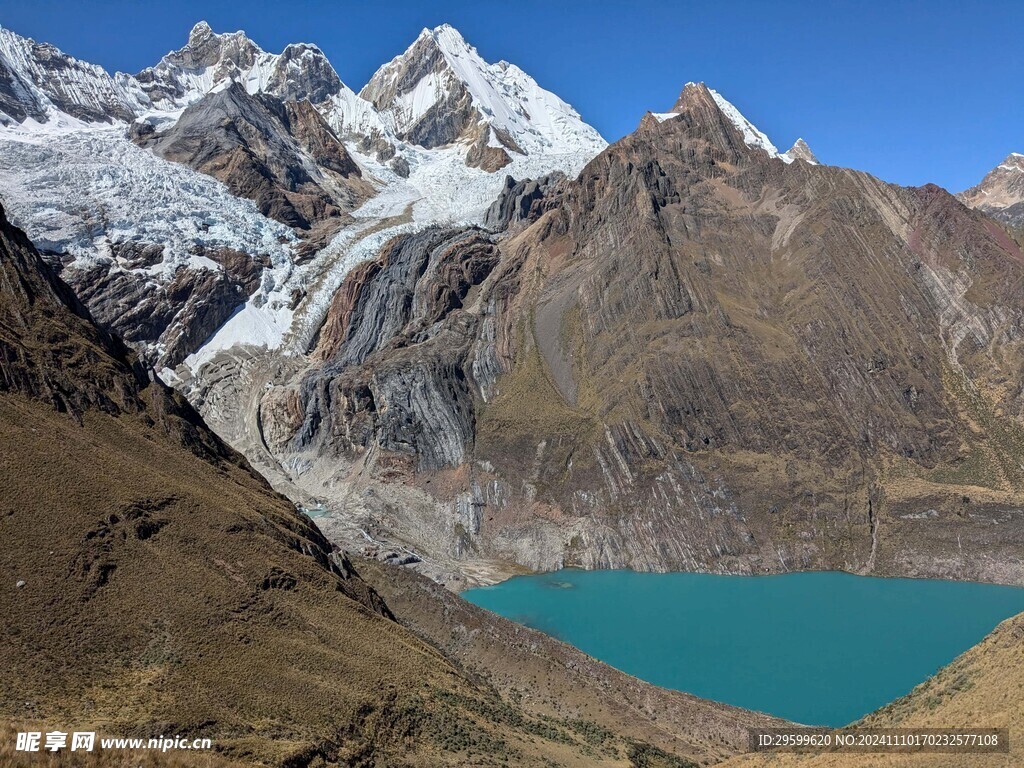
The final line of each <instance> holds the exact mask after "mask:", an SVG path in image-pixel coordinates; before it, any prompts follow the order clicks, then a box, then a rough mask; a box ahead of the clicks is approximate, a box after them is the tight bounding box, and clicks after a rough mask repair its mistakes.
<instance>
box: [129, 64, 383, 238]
mask: <svg viewBox="0 0 1024 768" xmlns="http://www.w3.org/2000/svg"><path fill="white" fill-rule="evenodd" d="M133 131H134V136H133V137H134V139H135V141H136V143H138V144H139V145H141V146H143V147H146V148H147V149H150V150H152V151H153V152H155V153H156V154H158V155H160V156H161V157H164V158H166V159H168V160H173V161H175V162H180V163H183V164H185V165H188V166H190V167H191V168H194V169H196V170H198V171H202V172H203V173H206V174H209V175H210V176H213V177H214V178H216V179H219V180H220V181H223V182H224V183H225V184H226V185H227V186H228V188H229V189H230V190H231V191H232V193H233V194H235V195H238V196H239V197H245V198H248V199H250V200H253V201H254V202H255V203H256V205H257V207H258V208H259V210H260V212H261V213H263V214H264V215H266V216H269V217H270V218H273V219H276V220H277V221H280V222H282V223H284V224H287V225H289V226H291V227H294V228H296V229H299V230H302V231H307V232H308V231H309V230H311V229H312V228H314V226H315V225H316V224H318V223H321V222H323V221H325V220H327V219H331V218H335V219H336V218H337V217H339V216H340V215H341V213H342V212H343V211H345V210H349V209H351V208H353V207H355V206H356V205H358V204H359V203H360V202H362V201H363V200H364V199H366V197H367V196H369V194H370V193H371V189H370V187H369V185H368V184H363V183H362V182H361V180H360V176H361V172H360V170H359V167H358V166H357V165H356V163H355V162H354V161H353V160H352V158H351V156H350V155H349V154H348V152H347V151H346V149H345V147H344V145H343V144H342V143H341V141H340V140H339V139H338V137H337V136H336V135H335V134H334V132H333V131H332V130H331V129H330V127H329V126H328V125H327V123H326V121H325V120H324V118H323V117H322V116H321V115H320V113H319V112H317V111H316V109H315V108H313V106H312V105H311V104H309V102H307V101H303V102H288V103H284V102H281V101H280V100H278V99H276V98H274V97H272V96H268V95H264V94H257V95H252V94H249V93H248V92H247V91H246V90H245V88H244V87H243V86H242V85H241V84H240V83H237V82H232V83H231V84H230V85H229V86H228V87H226V88H224V89H223V90H220V91H216V92H213V93H210V94H208V95H206V96H204V97H203V98H202V99H200V100H199V101H198V102H196V103H195V104H193V105H192V106H190V107H188V108H187V109H186V110H185V111H184V113H182V116H181V118H180V119H179V120H178V121H177V122H176V123H175V124H174V125H173V126H171V127H170V128H169V129H167V130H165V131H163V132H157V131H156V130H155V129H154V128H153V127H152V126H149V125H147V124H145V123H142V124H139V123H136V124H135V125H134V126H133Z"/></svg>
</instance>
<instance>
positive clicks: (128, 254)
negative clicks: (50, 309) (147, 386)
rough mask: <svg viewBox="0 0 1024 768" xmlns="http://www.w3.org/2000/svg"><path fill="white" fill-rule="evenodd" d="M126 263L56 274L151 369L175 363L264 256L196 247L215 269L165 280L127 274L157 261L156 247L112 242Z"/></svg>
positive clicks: (249, 280)
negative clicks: (143, 355)
mask: <svg viewBox="0 0 1024 768" xmlns="http://www.w3.org/2000/svg"><path fill="white" fill-rule="evenodd" d="M113 250H114V252H115V253H116V254H119V259H122V260H123V263H124V266H125V267H126V268H114V269H112V268H111V267H110V265H108V264H95V265H91V266H88V267H86V268H77V267H70V268H67V269H64V270H63V272H62V273H61V276H62V277H63V278H64V279H65V280H66V281H67V282H68V284H69V285H70V286H71V287H72V288H73V289H74V291H75V295H76V296H78V297H79V298H80V299H81V300H82V301H83V302H84V303H85V304H86V305H88V306H89V307H90V311H91V313H92V315H93V317H95V318H96V320H97V322H99V323H100V324H101V325H102V326H103V327H104V328H107V329H110V330H111V331H113V332H114V333H116V334H117V335H118V336H119V337H120V338H122V339H124V340H125V341H127V342H128V343H129V344H131V345H133V346H134V347H136V348H137V349H140V350H148V351H149V354H148V355H147V357H149V360H148V362H150V363H152V364H153V365H156V366H158V367H164V366H166V367H171V368H173V367H174V366H176V365H178V364H179V363H180V362H182V361H183V360H184V359H185V358H186V357H187V356H188V355H190V354H191V353H192V352H194V351H195V350H196V349H198V348H199V346H200V345H201V344H202V343H203V341H205V340H206V339H207V338H208V337H209V336H210V335H211V334H212V333H213V332H214V331H215V330H216V329H217V328H219V327H220V326H221V325H222V324H223V323H224V321H225V320H227V319H228V317H230V316H231V313H232V312H234V310H235V309H236V308H237V307H238V306H239V305H240V304H241V303H242V302H244V301H245V300H246V298H248V297H249V296H250V295H251V294H252V292H253V291H254V290H255V289H256V288H257V286H258V285H259V281H260V275H261V274H262V271H263V269H264V268H265V267H266V266H267V264H266V262H265V261H261V260H260V259H255V258H253V257H251V256H249V255H248V254H246V253H243V252H241V251H236V250H233V249H230V248H223V249H219V250H210V249H202V250H201V251H198V252H197V254H196V255H197V256H205V257H206V258H209V259H211V260H212V261H214V262H217V263H218V264H219V265H220V266H221V269H219V270H218V269H206V268H199V269H195V268H185V267H183V268H181V269H179V270H178V271H177V272H176V273H175V274H174V276H173V277H172V278H170V279H169V280H166V281H156V280H152V279H144V278H143V277H142V276H140V274H139V273H138V272H137V271H135V270H137V269H138V268H139V267H142V266H146V265H147V264H150V263H159V258H160V256H161V248H160V246H157V245H154V244H143V243H134V242H133V243H124V244H119V245H118V246H117V247H115V248H114V249H113Z"/></svg>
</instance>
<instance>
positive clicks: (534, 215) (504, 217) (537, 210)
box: [484, 172, 568, 232]
mask: <svg viewBox="0 0 1024 768" xmlns="http://www.w3.org/2000/svg"><path fill="white" fill-rule="evenodd" d="M567 182H568V179H567V178H566V176H565V174H564V173H559V172H555V173H550V174H548V175H547V176H542V177H541V178H539V179H525V180H523V181H516V180H515V179H513V178H512V177H511V176H506V177H505V186H504V187H502V190H501V192H499V193H498V198H497V200H495V201H494V202H493V203H491V207H490V208H488V209H487V214H486V215H485V216H484V226H485V227H487V228H488V229H490V230H492V231H494V232H502V231H504V230H507V229H509V228H510V227H513V226H515V225H517V224H520V223H523V222H525V223H531V222H534V221H536V220H537V219H539V218H540V217H541V215H542V214H543V213H544V212H545V211H547V210H550V209H551V208H553V207H554V206H555V205H556V202H555V200H554V198H555V196H556V195H557V192H558V191H559V190H561V189H562V188H563V187H564V186H565V184H566V183H567Z"/></svg>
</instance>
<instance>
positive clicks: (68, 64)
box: [0, 28, 145, 125]
mask: <svg viewBox="0 0 1024 768" xmlns="http://www.w3.org/2000/svg"><path fill="white" fill-rule="evenodd" d="M144 101H145V96H144V95H143V94H141V93H140V92H139V89H138V87H137V86H136V85H135V83H133V82H131V80H130V79H125V78H121V77H111V76H110V75H108V74H107V73H106V72H105V71H104V70H103V69H102V68H101V67H97V66H96V65H95V64H88V63H86V62H84V61H79V60H78V59H76V58H74V57H72V56H68V55H67V54H66V53H64V52H63V51H60V50H58V49H57V48H55V47H54V46H52V45H50V44H49V43H37V42H36V41H35V40H30V39H28V38H24V37H21V36H20V35H16V34H14V33H13V32H11V31H10V30H7V29H3V28H0V125H9V124H13V123H22V122H24V121H25V120H26V119H32V120H33V121H35V122H36V123H46V122H48V121H49V120H50V119H51V117H53V116H54V115H55V114H57V113H60V114H65V115H68V116H70V117H72V118H75V119H77V120H83V121H86V122H111V121H114V120H131V119H132V118H134V116H135V113H136V111H137V110H138V109H139V108H140V106H141V105H142V103H143V102H144Z"/></svg>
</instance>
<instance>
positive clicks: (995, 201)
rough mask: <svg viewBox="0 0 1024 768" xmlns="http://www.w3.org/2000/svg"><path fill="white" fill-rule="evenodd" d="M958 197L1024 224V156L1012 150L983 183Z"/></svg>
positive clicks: (1012, 222)
mask: <svg viewBox="0 0 1024 768" xmlns="http://www.w3.org/2000/svg"><path fill="white" fill-rule="evenodd" d="M957 197H958V198H960V200H961V201H963V203H964V205H968V206H970V207H971V208H977V209H978V210H979V211H984V212H985V213H987V214H989V215H990V216H992V217H993V218H995V219H998V220H999V221H1002V222H1004V223H1006V224H1009V225H1010V226H1011V227H1016V228H1021V227H1024V155H1021V154H1018V153H1017V152H1011V153H1010V154H1009V155H1007V157H1006V159H1005V160H1003V162H1001V163H1000V164H999V165H997V166H996V167H995V168H993V169H992V170H991V171H989V172H988V174H986V176H985V178H984V179H982V180H981V183H980V184H978V185H977V186H974V187H971V188H970V189H966V190H964V191H963V192H961V193H960V194H958V195H957Z"/></svg>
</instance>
